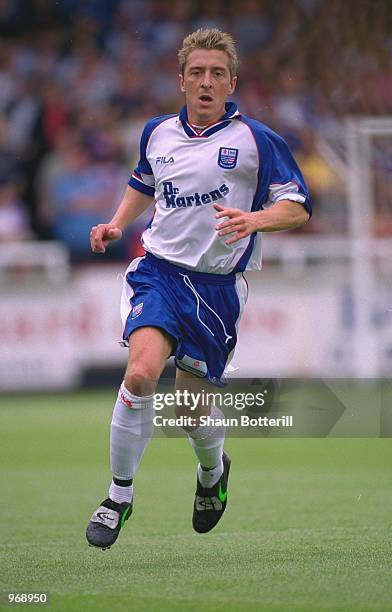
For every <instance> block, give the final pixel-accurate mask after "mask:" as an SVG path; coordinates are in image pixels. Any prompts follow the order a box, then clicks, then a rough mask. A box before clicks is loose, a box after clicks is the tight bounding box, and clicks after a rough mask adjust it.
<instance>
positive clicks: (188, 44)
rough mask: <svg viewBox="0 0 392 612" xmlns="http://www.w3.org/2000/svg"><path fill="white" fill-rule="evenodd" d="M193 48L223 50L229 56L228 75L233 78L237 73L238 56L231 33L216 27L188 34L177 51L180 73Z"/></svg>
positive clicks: (183, 69)
mask: <svg viewBox="0 0 392 612" xmlns="http://www.w3.org/2000/svg"><path fill="white" fill-rule="evenodd" d="M195 49H217V50H218V51H224V52H225V53H226V54H227V56H228V58H229V70H230V76H231V77H232V78H233V77H234V76H235V75H236V73H237V66H238V57H237V51H236V48H235V42H234V40H233V37H232V36H231V34H227V33H226V32H221V30H218V29H217V28H210V29H199V30H196V32H192V34H188V36H186V37H185V38H184V40H183V41H182V47H181V49H180V50H179V51H178V61H179V63H180V73H181V74H182V75H184V71H185V66H186V62H187V60H188V57H189V54H190V53H191V52H192V51H194V50H195Z"/></svg>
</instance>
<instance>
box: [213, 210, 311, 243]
mask: <svg viewBox="0 0 392 612" xmlns="http://www.w3.org/2000/svg"><path fill="white" fill-rule="evenodd" d="M214 208H215V210H217V211H218V212H217V214H216V215H215V217H216V218H217V219H222V218H223V217H228V219H226V220H225V221H222V222H220V223H218V225H217V226H216V228H215V229H216V230H217V232H218V236H226V235H227V234H234V235H233V236H231V237H230V238H229V239H228V240H226V244H233V243H234V242H237V240H241V238H246V236H250V235H251V234H253V232H279V231H282V230H289V229H294V228H296V227H301V226H302V225H304V224H305V223H306V222H307V221H308V220H309V213H308V212H307V211H306V209H305V208H304V207H303V206H302V204H300V203H299V202H293V201H291V200H280V201H279V202H277V203H276V204H274V205H273V206H271V208H268V209H267V210H259V211H256V212H245V211H243V210H240V209H239V208H224V207H223V206H220V204H214Z"/></svg>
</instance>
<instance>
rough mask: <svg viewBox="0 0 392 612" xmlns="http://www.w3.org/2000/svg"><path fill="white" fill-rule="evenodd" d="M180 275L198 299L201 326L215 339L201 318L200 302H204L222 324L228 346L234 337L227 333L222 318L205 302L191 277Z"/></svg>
mask: <svg viewBox="0 0 392 612" xmlns="http://www.w3.org/2000/svg"><path fill="white" fill-rule="evenodd" d="M179 274H180V276H182V277H183V279H184V283H185V285H186V286H187V287H188V288H189V289H190V290H191V291H192V293H193V294H194V296H195V297H196V314H197V318H198V319H199V321H200V323H201V324H202V325H203V326H204V327H205V328H206V329H208V331H209V332H210V334H212V336H214V337H215V334H214V332H213V331H212V330H211V329H210V328H209V327H208V325H206V324H205V323H204V322H203V321H202V320H201V318H200V316H199V311H200V302H203V304H204V305H205V306H206V307H207V308H208V310H209V311H210V312H212V313H213V314H214V315H215V316H216V318H217V319H218V321H219V322H220V323H221V325H222V328H223V331H224V334H225V336H226V338H225V344H227V342H228V341H229V340H231V339H232V338H233V336H230V335H229V334H228V333H227V331H226V327H225V324H224V323H223V321H222V319H221V318H220V316H219V315H218V313H217V312H215V310H213V308H211V306H209V305H208V304H207V302H206V301H205V300H203V298H202V297H201V295H199V293H198V292H197V291H196V289H195V287H194V286H193V284H192V281H191V279H190V278H189V276H188V275H187V274H181V273H179Z"/></svg>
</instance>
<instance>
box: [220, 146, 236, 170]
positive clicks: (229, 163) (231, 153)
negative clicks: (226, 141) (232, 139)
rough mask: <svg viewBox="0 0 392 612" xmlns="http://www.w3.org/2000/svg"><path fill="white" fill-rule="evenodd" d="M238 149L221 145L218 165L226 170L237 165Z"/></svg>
mask: <svg viewBox="0 0 392 612" xmlns="http://www.w3.org/2000/svg"><path fill="white" fill-rule="evenodd" d="M237 159H238V149H228V148H227V147H221V148H220V149H219V155H218V166H220V167H221V168H224V169H225V170H231V169H232V168H235V167H236V165H237Z"/></svg>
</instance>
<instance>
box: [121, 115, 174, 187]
mask: <svg viewBox="0 0 392 612" xmlns="http://www.w3.org/2000/svg"><path fill="white" fill-rule="evenodd" d="M168 116H169V115H163V116H161V117H155V118H154V119H151V120H150V121H148V123H146V125H145V127H144V130H143V133H142V136H141V139H140V159H139V163H138V165H137V166H136V168H135V170H134V171H133V174H132V176H131V178H130V180H129V182H128V185H129V186H130V187H133V188H134V189H136V190H137V191H141V192H142V193H145V194H146V195H149V196H151V197H154V195H155V178H154V173H153V171H152V168H151V164H150V162H149V161H148V159H147V145H148V142H149V140H150V138H151V135H152V133H153V131H154V130H155V128H156V127H157V126H158V125H159V124H160V123H162V121H164V120H165V119H167V117H168Z"/></svg>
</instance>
